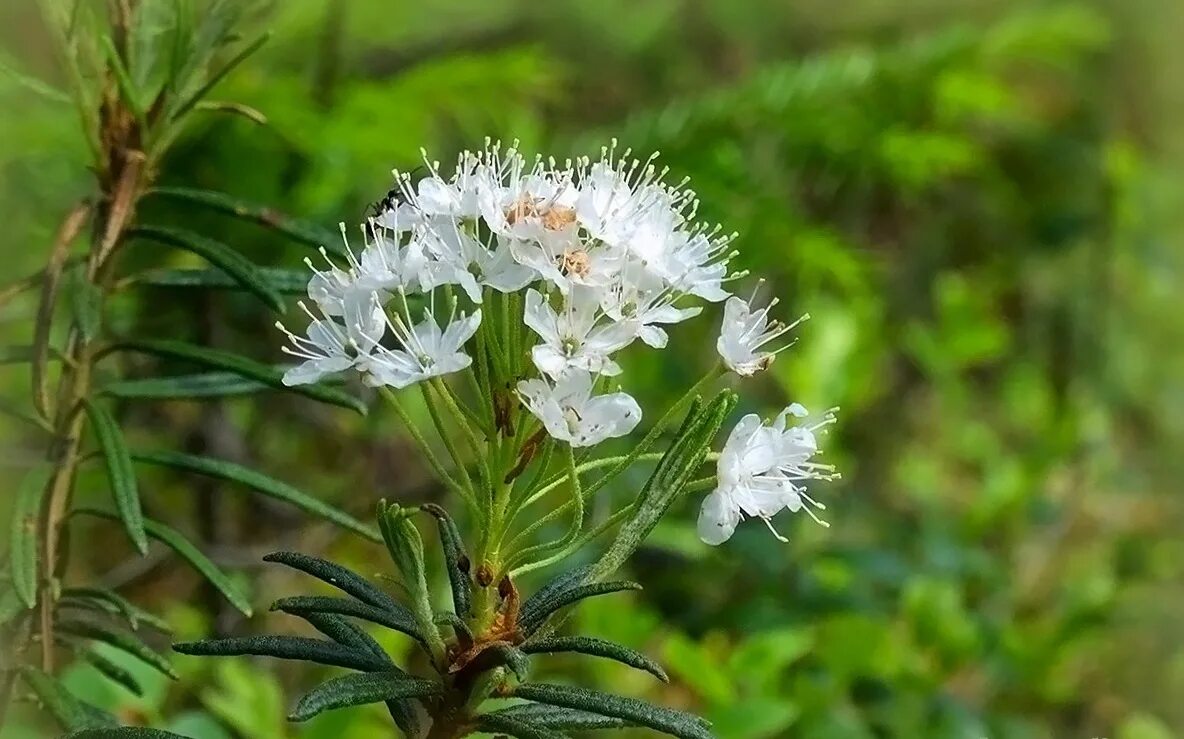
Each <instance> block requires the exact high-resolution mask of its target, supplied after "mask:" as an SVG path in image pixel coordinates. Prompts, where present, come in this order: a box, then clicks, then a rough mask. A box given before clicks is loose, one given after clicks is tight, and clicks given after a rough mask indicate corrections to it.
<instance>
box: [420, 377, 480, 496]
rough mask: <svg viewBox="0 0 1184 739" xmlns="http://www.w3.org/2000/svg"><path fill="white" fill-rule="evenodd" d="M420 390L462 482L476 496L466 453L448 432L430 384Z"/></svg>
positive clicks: (424, 385) (421, 386)
mask: <svg viewBox="0 0 1184 739" xmlns="http://www.w3.org/2000/svg"><path fill="white" fill-rule="evenodd" d="M419 389H420V392H421V393H422V394H423V402H424V403H425V404H426V405H427V407H428V415H430V416H431V417H432V423H433V424H435V426H436V433H438V434H439V435H440V439H441V440H442V441H443V442H444V448H445V449H447V450H448V456H450V457H452V463H453V465H455V466H456V470H457V472H459V473H460V484H461V486H462V487H464V488H466V489H467V490H468V491H469V493H470V494H472V495H473V496H474V497H475V496H476V489H475V488H474V487H473V478H471V477H470V476H469V470H468V466H467V465H466V464H465V458H464V455H462V454H461V453H460V449H458V448H457V446H456V442H455V441H454V440H453V438H452V434H450V433H449V432H448V426H447V425H446V424H445V423H444V419H443V418H442V417H441V416H440V410H439V409H438V408H436V402H435V400H433V399H432V393H431V387H430V384H423V385H420V388H419Z"/></svg>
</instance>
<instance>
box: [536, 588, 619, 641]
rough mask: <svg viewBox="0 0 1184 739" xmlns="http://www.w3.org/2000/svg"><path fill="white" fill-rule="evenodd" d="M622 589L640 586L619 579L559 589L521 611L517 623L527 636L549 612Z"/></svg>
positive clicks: (539, 625) (542, 622) (544, 619)
mask: <svg viewBox="0 0 1184 739" xmlns="http://www.w3.org/2000/svg"><path fill="white" fill-rule="evenodd" d="M623 590H641V586H640V585H638V584H637V583H635V582H628V581H625V580H621V581H617V582H594V583H589V584H588V585H580V586H578V587H574V588H568V589H567V590H561V591H559V592H557V593H556V594H555V595H554V597H552V598H550V599H548V600H547V601H545V602H540V603H539V604H538V605H537V607H536V608H534V609H532V610H531V611H529V612H523V614H522V616H521V618H520V619H519V621H518V623H519V625H520V628H521V629H522V633H523V634H526V635H527V636H529V635H531V634H533V633H534V632H536V631H538V629H539V628H540V627H541V626H542V625H543V624H544V623H546V621H547V619H548V618H549V617H550V616H551V614H552V613H555V612H556V611H558V610H559V609H561V608H566V607H567V606H570V605H572V604H574V603H578V602H579V601H581V600H584V599H585V598H592V597H595V596H597V595H608V594H610V593H619V592H621V591H623Z"/></svg>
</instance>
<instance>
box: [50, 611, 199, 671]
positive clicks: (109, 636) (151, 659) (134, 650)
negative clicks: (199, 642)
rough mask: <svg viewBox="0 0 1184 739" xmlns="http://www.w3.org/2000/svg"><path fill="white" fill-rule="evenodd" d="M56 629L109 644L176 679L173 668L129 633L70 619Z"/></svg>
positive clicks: (59, 624) (61, 621)
mask: <svg viewBox="0 0 1184 739" xmlns="http://www.w3.org/2000/svg"><path fill="white" fill-rule="evenodd" d="M58 629H59V630H60V631H61V632H62V633H64V634H71V635H73V636H77V637H80V638H82V639H92V640H94V641H100V642H103V643H104V644H110V645H111V646H113V647H115V648H116V649H118V650H120V651H122V652H127V653H128V654H130V655H132V656H133V657H135V658H136V659H138V660H140V661H141V662H143V663H144V664H146V665H148V666H150V667H153V668H155V669H156V670H158V671H159V672H161V673H163V674H165V675H168V676H169V677H171V678H172V679H174V680H176V679H177V677H178V675H177V671H176V670H174V669H173V666H172V665H171V664H169V661H168V660H167V659H165V658H164V657H163V656H161V655H160V654H159V653H158V652H156V651H155V650H154V649H152V648H151V647H149V646H148V645H147V644H145V643H144V642H142V641H140V640H139V639H137V638H136V637H135V636H133V635H131V634H129V633H126V632H123V631H115V630H113V629H108V628H106V627H103V626H100V625H98V624H94V623H90V622H88V621H76V620H71V619H63V620H60V621H59V622H58Z"/></svg>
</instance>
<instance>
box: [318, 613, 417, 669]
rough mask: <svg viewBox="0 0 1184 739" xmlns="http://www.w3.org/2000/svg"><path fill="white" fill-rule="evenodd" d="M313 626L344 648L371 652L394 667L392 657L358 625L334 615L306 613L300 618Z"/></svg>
mask: <svg viewBox="0 0 1184 739" xmlns="http://www.w3.org/2000/svg"><path fill="white" fill-rule="evenodd" d="M300 617H301V618H303V619H304V620H305V621H307V622H309V623H310V624H312V626H313V628H315V629H316V630H317V631H319V632H321V633H322V634H324V635H325V636H327V637H329V638H330V639H332V640H333V641H335V642H337V643H338V644H341V645H342V646H346V647H350V648H352V649H357V650H361V651H363V652H369V653H370V654H372V655H374V656H375V657H377V658H378V659H380V660H382V661H383V663H384V664H385V665H387V666H393V665H394V663H393V662H391V658H390V656H389V655H388V654H387V653H386V651H385V650H384V649H383V648H382V645H380V644H379V643H378V642H377V641H376V640H375V639H374V637H372V636H370V635H369V634H367V633H366V632H365V630H363V629H362V628H361V627H360V626H358V625H357V624H354V623H351V622H350V621H348V620H346V619H345V618H342V617H341V616H338V615H336V614H333V613H304V614H301V616H300ZM384 669H385V668H384Z"/></svg>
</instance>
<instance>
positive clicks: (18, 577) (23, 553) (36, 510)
mask: <svg viewBox="0 0 1184 739" xmlns="http://www.w3.org/2000/svg"><path fill="white" fill-rule="evenodd" d="M48 479H49V468H48V467H45V466H42V465H38V466H37V467H34V468H33V469H31V470H29V471H28V472H27V473H26V474H25V476H24V478H23V479H22V480H21V483H20V485H19V486H18V487H17V491H16V505H15V506H14V507H13V509H12V521H11V529H10V531H9V533H10V534H11V539H10V540H9V545H8V567H9V575H10V576H11V577H12V589H13V592H15V593H16V595H17V598H18V599H19V600H20V602H21V603H23V604H24V605H25V607H26V608H32V607H33V606H35V605H37V564H38V550H39V546H38V541H37V527H38V521H39V520H40V515H41V500H42V497H43V496H44V495H45V483H46V481H47V480H48Z"/></svg>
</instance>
